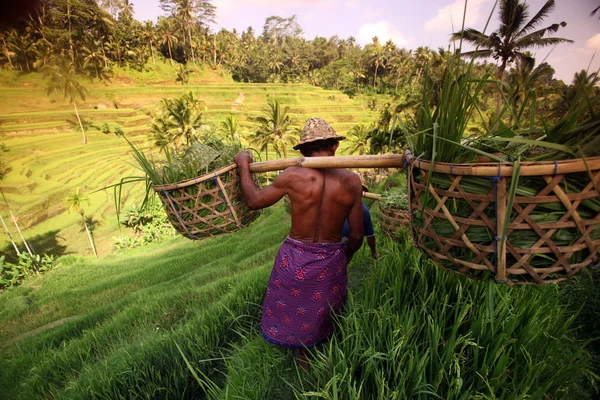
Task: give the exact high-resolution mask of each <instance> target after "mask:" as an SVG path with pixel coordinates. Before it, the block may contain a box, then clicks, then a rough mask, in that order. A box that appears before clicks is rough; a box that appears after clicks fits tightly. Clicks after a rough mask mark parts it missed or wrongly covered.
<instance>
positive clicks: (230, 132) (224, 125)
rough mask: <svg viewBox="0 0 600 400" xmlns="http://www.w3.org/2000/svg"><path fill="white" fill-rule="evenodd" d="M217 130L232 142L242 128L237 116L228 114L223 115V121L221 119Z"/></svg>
mask: <svg viewBox="0 0 600 400" xmlns="http://www.w3.org/2000/svg"><path fill="white" fill-rule="evenodd" d="M219 131H220V132H221V133H223V134H224V135H225V136H227V137H229V138H230V139H231V140H232V141H233V142H236V141H238V140H239V135H240V133H241V131H242V128H241V126H240V123H239V121H238V119H237V117H236V116H235V115H233V114H229V115H228V116H227V117H225V121H221V123H220V124H219Z"/></svg>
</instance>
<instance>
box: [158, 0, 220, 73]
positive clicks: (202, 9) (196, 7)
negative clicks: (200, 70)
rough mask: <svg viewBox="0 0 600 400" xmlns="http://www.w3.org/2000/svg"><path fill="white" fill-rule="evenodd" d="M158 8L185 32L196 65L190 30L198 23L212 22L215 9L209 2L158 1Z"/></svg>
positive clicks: (192, 0)
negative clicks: (175, 21) (167, 14)
mask: <svg viewBox="0 0 600 400" xmlns="http://www.w3.org/2000/svg"><path fill="white" fill-rule="evenodd" d="M160 7H161V8H162V9H163V10H164V11H165V12H167V13H169V14H170V15H171V16H173V17H174V18H175V19H176V20H177V22H178V23H179V25H180V26H181V28H183V29H184V30H185V32H186V34H187V41H188V47H189V50H190V53H191V57H192V62H193V63H194V64H196V56H195V54H194V47H195V45H194V42H193V40H192V29H193V28H194V27H196V26H197V25H198V23H199V24H200V25H203V24H206V23H208V22H214V17H215V12H216V7H215V6H214V5H212V4H211V2H210V0H160ZM184 42H185V40H184Z"/></svg>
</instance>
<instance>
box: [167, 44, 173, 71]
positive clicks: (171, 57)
mask: <svg viewBox="0 0 600 400" xmlns="http://www.w3.org/2000/svg"><path fill="white" fill-rule="evenodd" d="M167 47H168V48H169V61H170V62H171V67H172V66H173V53H171V41H170V40H169V41H167Z"/></svg>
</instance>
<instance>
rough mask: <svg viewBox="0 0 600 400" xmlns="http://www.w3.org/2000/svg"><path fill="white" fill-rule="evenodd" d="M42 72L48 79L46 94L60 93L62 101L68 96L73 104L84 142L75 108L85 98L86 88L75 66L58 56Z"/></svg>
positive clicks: (81, 124) (85, 138) (83, 131)
mask: <svg viewBox="0 0 600 400" xmlns="http://www.w3.org/2000/svg"><path fill="white" fill-rule="evenodd" d="M43 74H44V76H45V77H46V78H47V79H48V87H47V92H48V95H49V96H50V95H53V94H56V95H62V96H63V101H64V100H66V99H67V98H68V99H69V103H70V104H72V105H73V108H74V110H75V115H76V116H77V121H78V122H79V126H80V127H81V134H82V135H83V144H86V143H87V137H86V136H85V129H84V128H83V123H82V122H81V117H80V116H79V111H78V110H77V103H78V102H79V101H80V100H85V95H86V92H87V89H86V88H85V87H84V86H83V85H82V84H81V83H80V82H79V80H78V79H77V75H76V74H75V67H74V66H73V64H72V63H70V62H69V61H68V60H66V59H65V58H60V59H59V60H58V61H56V62H55V63H53V64H48V65H46V67H45V68H44V69H43Z"/></svg>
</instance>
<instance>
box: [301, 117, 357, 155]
mask: <svg viewBox="0 0 600 400" xmlns="http://www.w3.org/2000/svg"><path fill="white" fill-rule="evenodd" d="M345 138H346V137H345V136H341V135H338V134H337V133H335V131H334V130H333V128H332V127H331V125H329V124H328V123H327V121H325V120H324V119H322V118H310V119H309V120H308V121H306V124H305V125H304V129H302V134H301V135H300V143H298V144H297V145H295V146H294V150H300V153H302V155H303V156H305V157H310V156H312V155H313V154H314V153H318V152H322V151H328V152H332V153H335V150H336V149H337V147H338V144H339V141H340V140H343V139H345Z"/></svg>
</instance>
